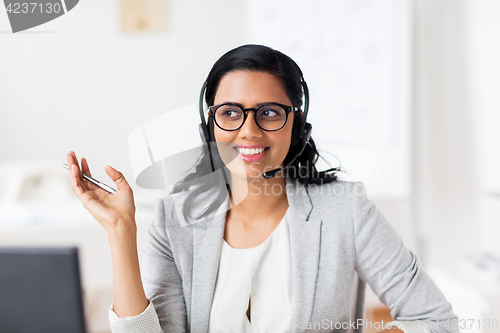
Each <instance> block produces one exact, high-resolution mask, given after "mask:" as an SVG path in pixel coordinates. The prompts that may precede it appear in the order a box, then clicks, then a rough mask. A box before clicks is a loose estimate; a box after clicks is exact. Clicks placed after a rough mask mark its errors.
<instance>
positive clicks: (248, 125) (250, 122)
mask: <svg viewBox="0 0 500 333" xmlns="http://www.w3.org/2000/svg"><path fill="white" fill-rule="evenodd" d="M250 112H252V113H250ZM254 112H255V111H247V119H246V120H245V122H244V123H243V126H241V127H240V129H239V131H238V135H239V136H240V137H241V138H247V139H253V138H260V137H262V135H263V133H262V130H261V129H260V127H259V125H257V123H256V122H255V118H254Z"/></svg>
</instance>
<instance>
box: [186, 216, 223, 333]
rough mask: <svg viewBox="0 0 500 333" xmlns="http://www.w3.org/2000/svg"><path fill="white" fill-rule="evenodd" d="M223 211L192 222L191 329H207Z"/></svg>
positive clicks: (221, 231) (221, 237) (219, 251)
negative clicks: (204, 219) (194, 223)
mask: <svg viewBox="0 0 500 333" xmlns="http://www.w3.org/2000/svg"><path fill="white" fill-rule="evenodd" d="M225 220H226V214H225V213H223V214H219V215H217V216H215V217H213V218H211V219H210V220H208V221H206V222H205V221H204V222H200V223H197V224H196V225H194V226H193V242H194V244H193V280H192V281H193V282H192V283H193V286H192V294H191V318H192V320H191V332H193V333H197V332H204V333H205V332H207V331H208V322H209V319H210V308H211V306H212V298H213V294H214V288H215V279H216V277H217V270H218V267H219V259H220V253H221V247H222V240H223V239H224V226H225Z"/></svg>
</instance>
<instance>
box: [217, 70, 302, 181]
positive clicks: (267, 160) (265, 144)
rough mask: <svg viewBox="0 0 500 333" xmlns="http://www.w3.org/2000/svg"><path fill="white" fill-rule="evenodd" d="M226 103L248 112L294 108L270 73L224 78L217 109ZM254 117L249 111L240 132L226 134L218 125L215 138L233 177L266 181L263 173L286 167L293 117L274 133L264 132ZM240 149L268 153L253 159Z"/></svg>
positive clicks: (237, 73)
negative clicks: (276, 106)
mask: <svg viewBox="0 0 500 333" xmlns="http://www.w3.org/2000/svg"><path fill="white" fill-rule="evenodd" d="M226 102H233V103H239V104H241V105H243V107H244V108H256V107H258V106H259V105H260V104H263V103H267V102H276V103H280V104H285V105H290V106H292V103H291V102H290V99H289V98H288V96H287V94H286V91H285V88H284V86H283V83H282V82H281V80H280V79H279V78H277V77H276V76H274V75H272V74H269V73H266V72H252V71H248V70H239V71H235V72H230V73H228V74H226V75H224V76H223V77H222V79H221V81H220V83H219V87H218V89H217V93H216V95H215V100H214V105H217V104H221V103H226ZM253 116H254V111H249V112H248V116H247V119H246V121H245V123H244V124H243V126H242V127H241V128H240V129H238V130H236V131H224V130H222V129H220V128H219V127H218V126H217V125H214V134H215V140H216V142H217V148H218V150H219V153H220V156H221V158H222V160H223V161H224V164H225V165H226V166H227V168H228V169H229V171H231V173H232V175H233V176H237V177H240V178H242V179H247V180H250V179H261V180H263V179H264V178H263V177H262V173H263V172H266V171H270V170H272V169H275V168H278V167H280V166H282V165H283V160H284V159H285V157H286V155H287V153H288V150H289V148H290V143H291V138H292V127H293V114H292V113H290V114H289V116H288V120H287V121H286V124H285V126H283V127H282V128H281V129H279V130H277V131H274V132H268V131H264V130H262V129H260V127H259V126H258V125H257V124H256V123H255V119H254V117H253ZM238 147H239V148H254V149H257V148H265V150H264V152H263V153H261V154H256V155H250V154H245V152H246V153H249V151H245V150H243V151H242V150H241V149H240V152H238V150H237V148H238ZM255 152H258V150H257V151H254V153H255Z"/></svg>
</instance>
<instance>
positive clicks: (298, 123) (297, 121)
mask: <svg viewBox="0 0 500 333" xmlns="http://www.w3.org/2000/svg"><path fill="white" fill-rule="evenodd" d="M303 121H304V118H303V116H295V118H294V119H293V127H292V142H291V145H292V146H296V145H297V144H298V143H299V142H300V128H301V127H302V122H303Z"/></svg>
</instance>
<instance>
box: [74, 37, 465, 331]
mask: <svg viewBox="0 0 500 333" xmlns="http://www.w3.org/2000/svg"><path fill="white" fill-rule="evenodd" d="M205 87H206V94H205V101H206V103H207V105H208V110H207V111H208V112H207V113H208V121H207V124H206V126H207V127H203V126H202V127H201V128H202V136H203V137H204V138H205V139H206V150H204V152H203V155H202V156H201V157H200V159H199V161H198V163H197V165H196V167H195V170H194V172H192V173H191V174H189V175H188V176H186V178H185V179H184V180H182V181H180V182H179V183H178V184H177V185H176V186H175V187H174V190H173V191H172V193H171V194H170V195H168V196H166V197H165V198H163V199H160V200H158V203H157V205H156V213H155V214H156V217H155V220H154V222H153V225H152V227H151V228H150V231H149V240H148V242H147V245H146V247H145V249H144V256H143V262H142V271H140V270H139V264H138V259H137V249H136V241H135V238H136V226H135V220H134V213H135V208H134V202H133V197H132V193H131V190H130V187H129V186H128V184H127V182H126V181H125V179H124V178H123V175H121V174H120V173H119V172H117V171H116V170H114V169H113V168H111V167H108V169H107V172H108V174H109V175H110V177H111V178H112V179H113V180H114V181H115V184H116V185H117V187H118V191H117V192H116V193H114V194H108V193H104V191H103V190H101V189H100V188H98V187H96V186H94V185H93V184H90V183H87V182H85V181H84V180H83V178H82V174H81V172H82V171H81V170H80V168H79V166H78V161H77V160H76V156H75V155H74V153H71V154H69V155H68V166H69V170H70V172H71V177H72V183H73V189H74V191H75V193H76V194H77V195H78V196H79V198H80V199H81V200H82V202H83V203H84V205H85V207H86V208H87V209H88V210H89V211H90V212H91V213H92V215H93V216H94V217H95V218H96V219H97V220H98V221H99V222H100V223H101V224H102V225H103V226H104V227H105V228H106V230H107V232H108V238H109V242H110V246H111V252H112V256H113V274H114V304H113V305H112V307H111V308H110V310H109V318H110V322H111V326H112V330H113V332H116V333H118V332H120V333H123V332H162V331H163V332H210V333H215V332H218V333H234V332H241V333H250V332H268V333H298V332H306V331H309V332H339V333H345V332H348V331H349V332H354V333H357V332H362V331H363V326H365V325H366V326H368V325H370V324H372V323H368V322H365V321H363V318H364V309H363V304H364V286H365V283H368V284H369V285H370V287H371V288H372V290H373V291H374V292H375V294H376V295H377V296H378V297H379V298H380V300H381V301H382V302H383V303H385V304H386V305H387V306H388V307H389V308H390V309H391V315H392V317H393V318H395V321H393V322H391V323H389V325H388V326H386V328H387V329H389V328H390V327H391V326H397V327H398V328H395V327H394V328H393V329H392V331H400V332H401V330H402V331H404V332H406V333H413V332H427V333H429V332H432V333H438V332H439V333H444V332H453V333H455V332H458V329H457V322H456V321H457V319H458V318H457V316H456V315H455V314H454V313H453V311H452V307H451V305H450V304H449V303H448V302H447V300H446V299H445V297H444V296H443V294H442V293H441V291H440V290H439V289H438V288H437V287H436V285H435V284H434V283H433V281H432V280H431V279H430V278H429V276H428V275H427V274H426V272H425V271H424V270H423V269H422V268H421V267H420V264H419V261H418V259H417V257H416V256H415V255H414V254H413V253H412V252H411V251H409V250H408V249H407V248H406V247H405V246H404V244H403V242H402V240H401V238H400V237H399V235H398V234H397V233H396V232H395V230H394V229H393V228H392V226H391V224H390V223H389V222H388V221H387V220H386V219H385V217H384V216H383V215H382V214H381V213H380V211H379V210H378V209H377V207H375V205H374V204H373V203H372V202H371V200H369V199H368V197H367V195H366V189H365V187H364V184H363V183H362V182H350V181H344V180H339V179H338V178H337V173H338V172H339V170H338V169H329V170H326V171H321V172H318V171H317V170H316V167H315V163H316V160H317V158H318V156H319V155H318V153H317V150H316V146H315V144H314V141H313V140H312V138H310V130H311V127H310V126H311V125H310V124H308V123H306V117H307V105H308V99H307V85H306V84H305V82H304V79H303V77H302V73H301V71H300V68H299V67H298V66H297V64H296V63H295V62H294V61H293V60H292V59H291V58H289V57H288V56H286V55H284V54H282V53H280V52H278V51H276V50H273V49H271V48H268V47H265V46H260V45H244V46H241V47H239V48H236V49H234V50H231V51H229V52H228V53H226V54H225V55H223V56H222V57H221V58H220V59H219V60H218V61H217V62H216V63H215V65H214V67H213V68H212V70H211V72H210V73H209V75H208V78H207V80H206V82H205V84H204V89H205ZM204 89H203V90H204ZM203 90H202V92H203ZM303 93H305V94H306V98H305V100H306V102H305V103H304V107H303V108H302V96H303ZM202 96H203V95H202ZM202 111H203V109H202ZM202 125H204V122H202ZM212 144H213V145H212ZM82 170H83V172H86V173H90V171H89V168H88V164H87V162H86V161H85V160H82ZM269 170H277V171H276V172H272V173H271V174H269V173H268V172H269ZM218 171H221V172H218ZM218 175H222V176H218ZM265 175H267V177H266V176H265ZM205 176H207V177H205ZM221 178H224V179H221ZM221 180H222V181H221ZM180 207H182V208H180ZM179 208H180V209H179ZM200 208H201V213H200V214H191V213H192V212H199V211H200ZM179 212H182V214H180V213H179ZM141 272H142V275H141V274H140V273H141ZM353 295H354V296H353ZM381 329H383V328H381ZM384 331H385V330H384Z"/></svg>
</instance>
